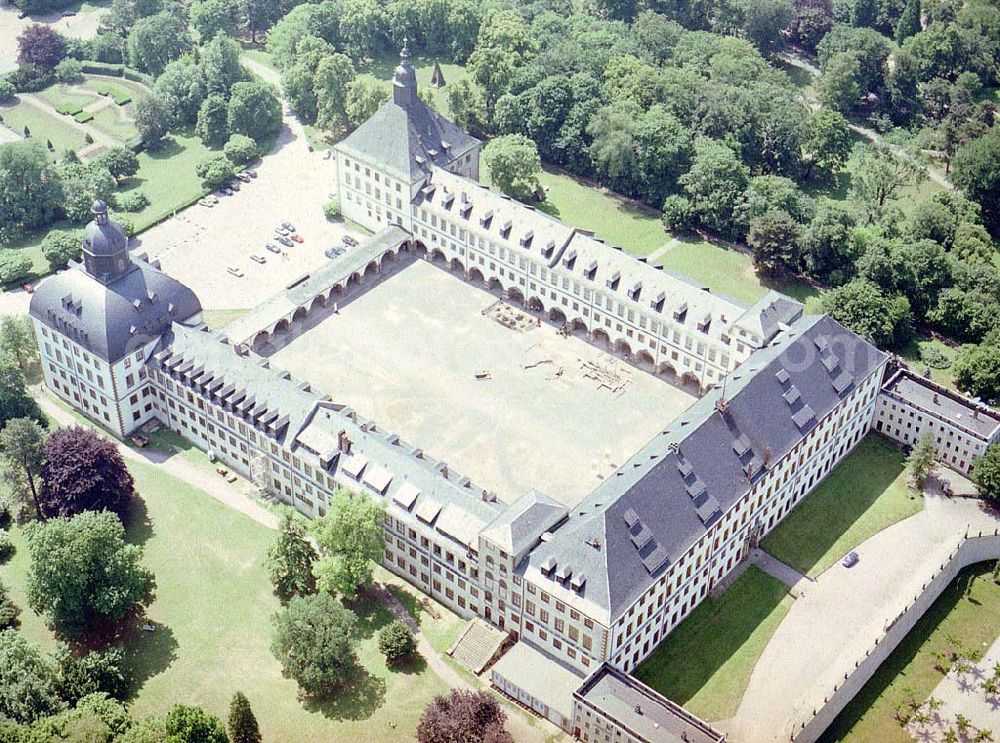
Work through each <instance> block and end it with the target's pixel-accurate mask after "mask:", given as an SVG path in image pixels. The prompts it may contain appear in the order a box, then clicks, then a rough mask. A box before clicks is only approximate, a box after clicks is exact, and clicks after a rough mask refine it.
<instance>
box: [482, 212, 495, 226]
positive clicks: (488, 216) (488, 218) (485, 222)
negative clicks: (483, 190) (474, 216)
mask: <svg viewBox="0 0 1000 743" xmlns="http://www.w3.org/2000/svg"><path fill="white" fill-rule="evenodd" d="M492 221H493V210H492V209H490V210H488V211H487V212H486V213H485V214H484V215H483V216H481V217H480V218H479V226H480V227H487V228H488V227H489V226H490V222H492Z"/></svg>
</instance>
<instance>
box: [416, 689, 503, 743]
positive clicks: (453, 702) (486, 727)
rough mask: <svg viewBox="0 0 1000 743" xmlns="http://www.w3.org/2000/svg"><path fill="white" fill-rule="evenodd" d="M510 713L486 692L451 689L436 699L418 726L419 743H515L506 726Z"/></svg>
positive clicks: (426, 710) (428, 707)
mask: <svg viewBox="0 0 1000 743" xmlns="http://www.w3.org/2000/svg"><path fill="white" fill-rule="evenodd" d="M506 721H507V714H506V713H505V712H504V710H503V707H501V706H500V702H499V701H498V700H497V698H496V697H494V696H493V695H492V694H490V693H489V692H487V691H470V690H467V689H452V690H451V692H449V693H448V694H447V695H446V696H439V697H435V698H434V700H433V701H432V702H431V703H430V704H429V705H427V707H426V708H425V709H424V714H423V715H422V716H421V718H420V723H419V724H418V725H417V741H418V743H459V742H460V741H486V740H489V741H491V743H514V738H513V736H512V735H511V734H510V733H509V732H508V731H507V730H506V728H505V727H504V724H505V723H506Z"/></svg>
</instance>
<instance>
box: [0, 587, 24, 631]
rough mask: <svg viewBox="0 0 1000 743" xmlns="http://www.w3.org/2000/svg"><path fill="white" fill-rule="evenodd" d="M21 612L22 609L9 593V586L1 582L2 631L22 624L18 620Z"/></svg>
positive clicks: (0, 611) (0, 615)
mask: <svg viewBox="0 0 1000 743" xmlns="http://www.w3.org/2000/svg"><path fill="white" fill-rule="evenodd" d="M20 614H21V610H20V609H18V608H17V606H16V605H15V604H14V601H13V599H11V597H10V596H9V595H8V593H7V586H5V585H4V584H3V583H0V632H2V631H3V630H5V629H11V628H13V627H17V625H18V624H20V622H19V621H18V617H19V616H20Z"/></svg>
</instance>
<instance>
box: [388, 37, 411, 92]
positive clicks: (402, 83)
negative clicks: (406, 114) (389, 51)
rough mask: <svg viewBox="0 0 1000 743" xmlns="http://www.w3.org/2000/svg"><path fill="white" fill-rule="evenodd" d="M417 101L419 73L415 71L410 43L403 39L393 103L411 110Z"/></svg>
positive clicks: (394, 83) (394, 85) (394, 82)
mask: <svg viewBox="0 0 1000 743" xmlns="http://www.w3.org/2000/svg"><path fill="white" fill-rule="evenodd" d="M416 100H417V73H416V72H415V71H414V70H413V64H412V63H411V59H410V49H409V46H408V41H407V40H406V39H403V49H402V51H401V52H400V53H399V65H398V66H397V67H396V72H395V74H394V75H393V78H392V101H393V103H395V104H396V105H397V106H402V107H403V108H409V107H410V106H411V105H413V103H415V102H416Z"/></svg>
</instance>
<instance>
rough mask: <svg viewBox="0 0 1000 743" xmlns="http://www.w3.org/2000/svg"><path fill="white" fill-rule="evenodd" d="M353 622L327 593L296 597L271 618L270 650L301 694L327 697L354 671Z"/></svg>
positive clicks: (354, 644)
mask: <svg viewBox="0 0 1000 743" xmlns="http://www.w3.org/2000/svg"><path fill="white" fill-rule="evenodd" d="M356 623H357V618H356V617H355V616H354V613H353V612H351V611H350V610H348V609H345V608H344V607H343V606H341V605H340V603H339V602H337V600H336V599H334V598H333V596H331V595H330V594H329V593H317V594H313V595H311V596H296V597H294V598H292V599H291V601H289V602H288V604H287V605H286V606H285V607H284V608H283V609H282V610H281V611H280V612H278V613H277V614H276V615H275V617H274V639H273V642H272V644H271V649H272V650H273V652H274V655H275V657H277V659H278V660H279V661H280V662H281V668H282V671H283V672H284V674H285V675H286V676H289V677H291V678H293V679H295V680H296V681H297V682H298V684H299V687H300V688H301V689H302V691H303V692H305V693H306V694H308V695H309V696H312V697H327V696H330V695H331V694H333V693H334V692H336V691H337V690H338V689H339V688H340V687H341V686H343V685H344V684H345V683H346V682H347V680H348V679H349V678H350V677H351V675H352V674H353V672H354V669H355V666H356V664H357V651H356V640H355V639H354V635H353V632H354V627H355V624H356Z"/></svg>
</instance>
